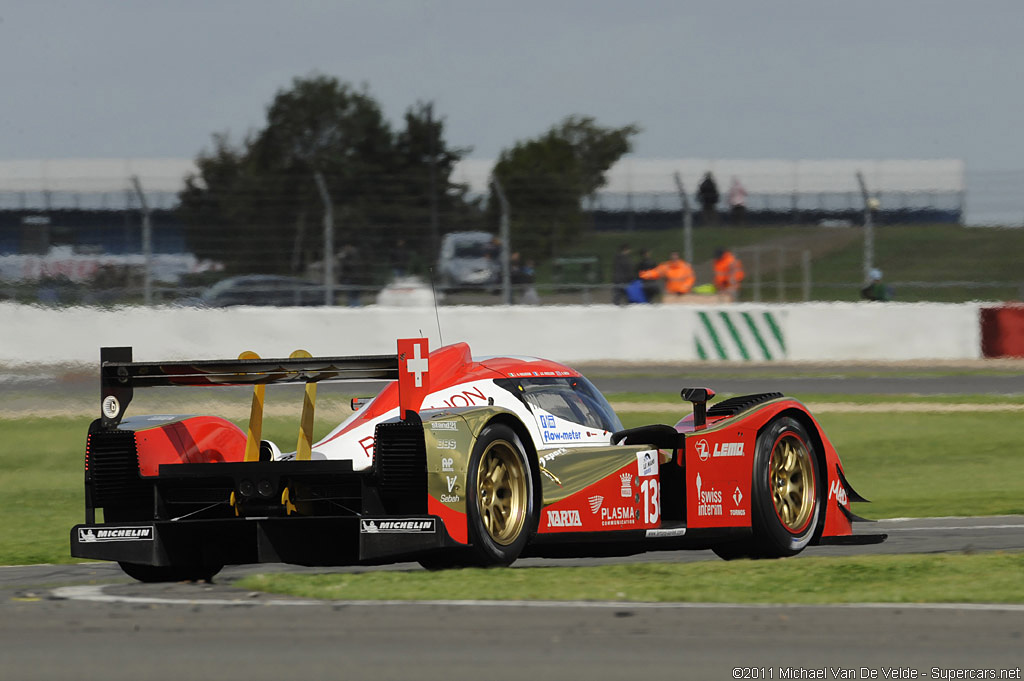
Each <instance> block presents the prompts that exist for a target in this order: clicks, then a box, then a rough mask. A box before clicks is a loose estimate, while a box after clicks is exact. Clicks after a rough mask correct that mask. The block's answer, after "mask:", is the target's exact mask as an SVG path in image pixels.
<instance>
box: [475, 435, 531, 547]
mask: <svg viewBox="0 0 1024 681" xmlns="http://www.w3.org/2000/svg"><path fill="white" fill-rule="evenodd" d="M466 507H467V520H468V523H469V541H470V544H471V552H472V559H473V562H474V563H476V564H478V565H485V566H507V565H511V564H512V562H513V561H515V559H516V558H518V557H519V554H521V553H522V552H523V549H524V548H525V547H526V543H527V542H528V541H529V539H530V537H531V536H532V534H533V533H534V532H535V531H536V529H537V517H538V516H537V507H538V504H537V499H536V493H535V491H534V476H533V465H532V463H531V461H530V457H529V455H528V454H527V453H526V448H525V447H524V446H523V443H522V441H521V440H520V439H519V436H517V435H516V434H515V432H514V431H513V430H512V429H511V428H509V427H508V426H506V425H503V424H500V423H492V424H491V425H489V426H487V427H485V428H484V429H483V431H482V432H481V433H480V436H479V437H478V438H477V440H476V444H475V445H474V446H473V454H472V456H471V457H470V460H469V468H468V470H467V475H466Z"/></svg>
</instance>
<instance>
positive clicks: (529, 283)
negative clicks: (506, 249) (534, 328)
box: [509, 251, 540, 305]
mask: <svg viewBox="0 0 1024 681" xmlns="http://www.w3.org/2000/svg"><path fill="white" fill-rule="evenodd" d="M509 276H510V278H511V280H512V286H514V287H515V289H516V291H518V293H519V302H520V303H522V304H524V305H536V304H537V303H539V302H540V296H538V295H537V289H536V288H534V286H533V282H534V280H535V279H536V271H535V269H534V266H533V261H532V260H527V261H526V263H525V264H524V263H523V261H522V259H521V257H520V255H519V251H515V252H514V253H512V255H510V256H509Z"/></svg>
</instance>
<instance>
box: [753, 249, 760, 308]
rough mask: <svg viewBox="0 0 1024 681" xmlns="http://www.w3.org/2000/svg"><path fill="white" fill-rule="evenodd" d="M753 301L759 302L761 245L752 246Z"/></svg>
mask: <svg viewBox="0 0 1024 681" xmlns="http://www.w3.org/2000/svg"><path fill="white" fill-rule="evenodd" d="M754 302H755V303H760V302H761V247H760V246H754Z"/></svg>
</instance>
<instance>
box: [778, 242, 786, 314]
mask: <svg viewBox="0 0 1024 681" xmlns="http://www.w3.org/2000/svg"><path fill="white" fill-rule="evenodd" d="M784 271H785V249H784V248H782V247H781V246H779V247H778V302H780V303H781V302H785V279H784V276H783V272H784Z"/></svg>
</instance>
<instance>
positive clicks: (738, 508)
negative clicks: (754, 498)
mask: <svg viewBox="0 0 1024 681" xmlns="http://www.w3.org/2000/svg"><path fill="white" fill-rule="evenodd" d="M693 485H694V487H695V488H696V492H697V493H696V495H694V503H693V504H692V505H690V506H689V509H690V510H689V514H690V515H689V517H690V518H691V519H692V520H693V525H694V526H696V527H727V526H731V525H736V524H737V523H738V524H741V525H745V524H746V522H747V508H748V507H749V506H750V502H749V500H748V499H747V494H746V492H745V491H744V489H743V488H742V487H740V485H739V484H738V483H737V482H736V480H734V479H733V480H711V479H708V476H702V475H701V474H700V473H699V472H698V473H697V476H696V478H694V482H693Z"/></svg>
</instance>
